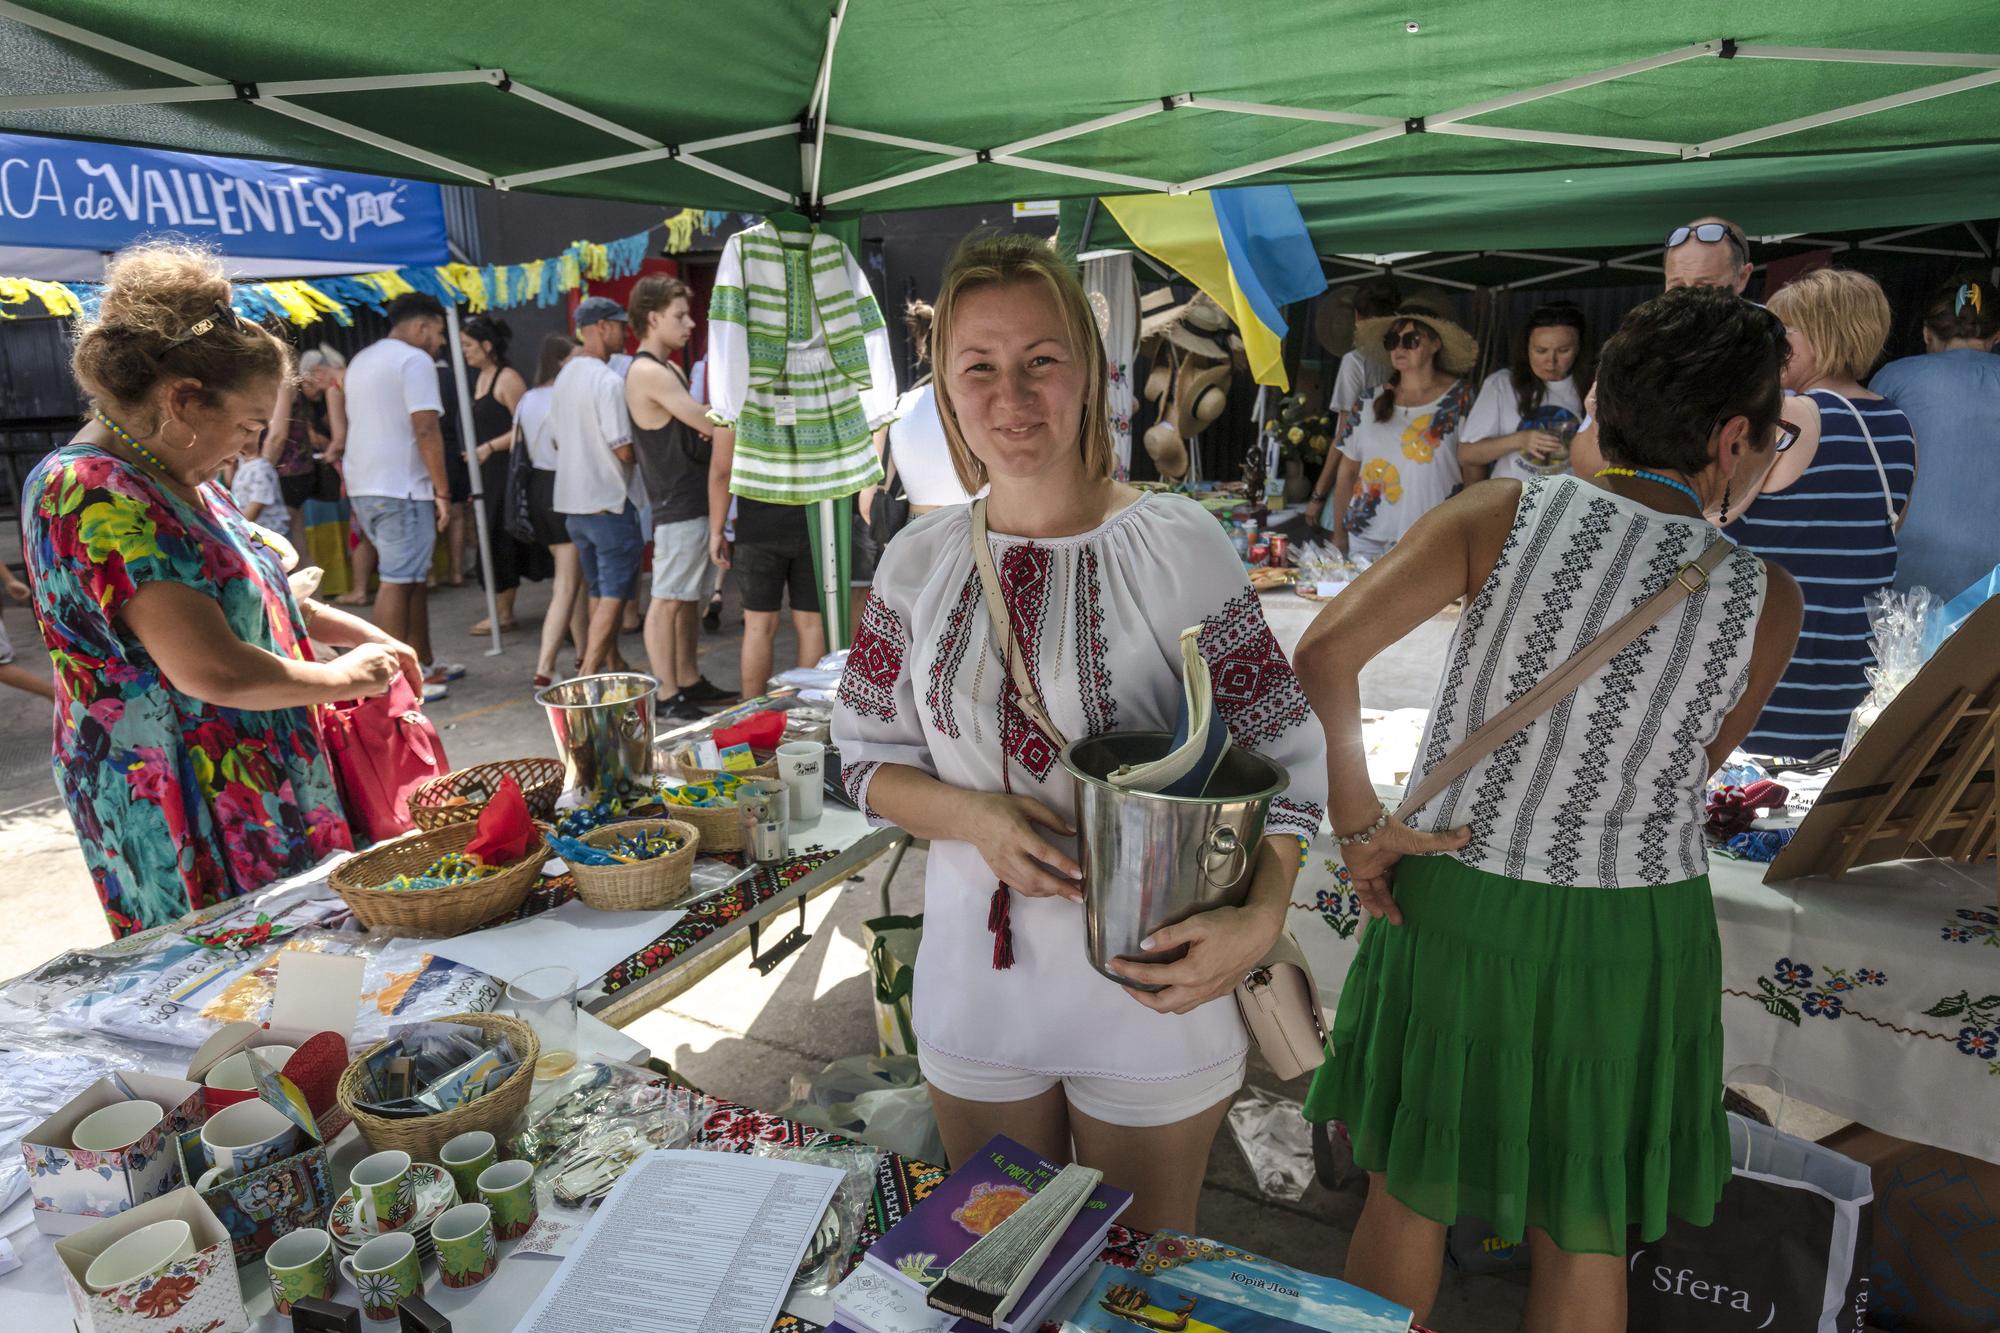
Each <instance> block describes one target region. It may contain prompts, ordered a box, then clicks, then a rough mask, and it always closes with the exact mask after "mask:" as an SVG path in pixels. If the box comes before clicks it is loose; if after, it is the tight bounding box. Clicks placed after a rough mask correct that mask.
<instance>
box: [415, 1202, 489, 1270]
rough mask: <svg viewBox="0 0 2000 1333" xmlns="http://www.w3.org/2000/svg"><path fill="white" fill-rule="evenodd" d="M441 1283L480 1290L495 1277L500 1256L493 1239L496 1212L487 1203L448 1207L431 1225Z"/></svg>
mask: <svg viewBox="0 0 2000 1333" xmlns="http://www.w3.org/2000/svg"><path fill="white" fill-rule="evenodd" d="M431 1245H432V1247H433V1248H434V1249H436V1250H437V1261H438V1280H439V1281H441V1282H443V1283H444V1284H445V1285H446V1286H447V1287H476V1286H478V1285H479V1284H480V1283H482V1282H484V1281H485V1280H486V1279H487V1278H489V1277H492V1276H493V1270H494V1269H495V1268H498V1267H499V1266H500V1254H499V1251H498V1250H497V1249H496V1248H495V1244H494V1236H493V1210H492V1209H491V1208H489V1207H487V1206H486V1205H485V1204H483V1203H462V1204H460V1205H458V1207H456V1208H447V1209H445V1210H444V1211H443V1212H442V1213H439V1214H438V1219H437V1221H435V1222H433V1223H431Z"/></svg>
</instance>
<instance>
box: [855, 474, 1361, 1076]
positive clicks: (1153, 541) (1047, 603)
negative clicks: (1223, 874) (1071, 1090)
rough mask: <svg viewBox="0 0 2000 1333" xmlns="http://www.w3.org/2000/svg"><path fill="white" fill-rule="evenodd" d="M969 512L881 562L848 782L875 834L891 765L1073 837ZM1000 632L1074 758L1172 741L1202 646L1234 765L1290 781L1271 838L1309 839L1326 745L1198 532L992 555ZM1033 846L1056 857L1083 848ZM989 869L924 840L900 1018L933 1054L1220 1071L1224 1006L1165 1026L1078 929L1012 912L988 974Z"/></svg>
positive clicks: (944, 520)
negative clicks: (993, 603)
mask: <svg viewBox="0 0 2000 1333" xmlns="http://www.w3.org/2000/svg"><path fill="white" fill-rule="evenodd" d="M971 524H972V515H971V511H970V508H969V507H968V506H965V505H954V506H952V507H950V508H947V509H942V510H939V511H938V512H936V513H934V514H926V515H924V516H923V517H921V518H919V519H917V520H915V521H914V522H912V523H911V524H910V526H908V527H907V528H904V529H903V530H902V531H901V532H899V533H897V534H896V539H895V540H894V541H892V542H890V543H889V545H888V546H887V547H886V548H884V551H883V555H882V563H881V565H880V566H879V567H878V568H877V570H876V572H875V585H874V589H873V592H872V595H871V596H870V598H869V600H868V607H867V609H866V610H865V611H863V612H862V616H861V629H860V633H859V634H858V635H857V636H856V637H855V641H854V649H853V651H852V652H851V653H849V654H848V658H847V666H846V670H845V671H843V672H842V674H841V678H840V696H839V701H838V703H837V704H836V706H835V708H834V714H833V738H834V741H835V742H836V744H838V746H839V747H840V756H841V763H842V768H841V781H842V783H843V784H844V785H845V787H846V790H847V792H848V794H849V796H850V798H851V799H852V800H853V801H854V803H855V804H856V805H857V806H859V807H860V808H861V809H862V810H863V812H864V813H866V814H867V815H868V816H869V817H870V819H871V820H878V822H879V817H878V816H877V815H876V812H875V811H874V809H873V808H872V807H871V806H870V804H869V799H868V797H869V791H870V784H871V783H872V782H873V780H874V778H875V775H876V774H877V773H878V772H879V771H880V770H881V768H882V766H883V765H884V764H903V765H908V766H910V767H913V768H918V769H921V770H923V771H924V772H926V773H930V774H933V775H935V776H936V777H937V778H938V779H939V780H940V781H943V782H947V783H950V784H951V785H952V786H955V787H962V788H965V789H967V790H970V791H980V792H1003V791H1011V792H1012V793H1014V794H1015V795H1019V796H1031V797H1033V798H1034V799H1036V800H1038V801H1040V802H1042V803H1043V804H1044V805H1046V806H1048V807H1049V808H1050V809H1051V810H1054V811H1055V812H1056V813H1057V814H1059V815H1061V816H1062V817H1063V818H1064V819H1069V820H1074V818H1075V813H1076V811H1075V806H1076V792H1075V784H1074V783H1073V782H1072V781H1071V780H1070V778H1069V777H1068V775H1067V774H1066V773H1065V772H1064V771H1063V768H1062V766H1061V765H1060V764H1059V763H1057V761H1056V756H1057V746H1056V745H1055V743H1054V741H1052V740H1051V739H1050V738H1049V737H1047V736H1045V735H1043V734H1042V732H1041V729H1040V728H1039V727H1037V726H1036V725H1035V724H1034V722H1032V721H1031V720H1030V719H1029V718H1028V716H1027V714H1026V713H1024V712H1023V711H1022V709H1021V707H1020V704H1019V702H1018V695H1017V694H1016V693H1015V691H1014V688H1013V684H1012V682H1011V681H1010V680H1009V679H1008V676H1007V669H1006V667H1005V666H1003V665H1002V664H1001V659H1000V655H999V650H998V648H997V646H996V645H997V642H998V641H997V639H996V638H995V637H994V634H993V630H992V626H991V624H990V623H989V621H988V619H987V614H986V602H985V598H984V597H983V595H982V593H981V587H980V581H979V574H978V571H977V570H976V569H975V568H974V567H973V563H972V540H971ZM989 540H990V542H991V544H992V548H993V559H994V565H995V568H996V570H997V571H998V573H999V577H1000V584H1001V590H1002V592H1003V594H1004V595H1005V597H1006V601H1007V614H1008V619H1009V620H1010V621H1011V622H1012V625H1013V628H1014V632H1015V633H1016V634H1017V635H1019V636H1020V642H1021V649H1022V653H1023V656H1024V658H1025V660H1026V663H1027V668H1028V672H1029V674H1030V675H1031V676H1032V677H1033V678H1034V680H1035V683H1036V686H1037V688H1038V690H1039V692H1040V694H1041V696H1042V701H1043V703H1044V704H1045V705H1046V706H1047V708H1048V710H1049V713H1050V715H1051V717H1052V718H1053V720H1054V722H1055V724H1056V726H1057V727H1059V728H1060V729H1061V730H1062V732H1063V733H1064V734H1065V735H1066V736H1069V737H1071V738H1080V737H1084V736H1100V735H1103V734H1104V733H1106V732H1110V731H1171V730H1172V729H1173V726H1174V722H1175V719H1176V717H1177V716H1178V713H1179V710H1180V705H1181V700H1182V698H1183V687H1182V684H1181V674H1180V660H1181V659H1180V635H1181V631H1182V630H1184V629H1186V628H1188V627H1189V626H1191V625H1199V626H1200V627H1201V653H1202V657H1203V658H1204V660H1206V662H1207V663H1208V669H1209V674H1210V677H1211V679H1212V681H1213V682H1214V688H1215V706H1216V709H1217V711H1218V712H1219V713H1220V714H1221V715H1222V717H1223V719H1224V721H1225V722H1227V723H1228V726H1229V734H1230V737H1231V739H1232V740H1233V741H1234V743H1235V744H1237V745H1240V746H1243V747H1245V748H1247V749H1251V750H1254V751H1256V752H1257V753H1259V754H1262V755H1264V756H1266V757H1268V758H1270V759H1271V760H1273V761H1275V762H1276V763H1278V764H1281V765H1283V766H1284V767H1285V768H1286V770H1287V771H1288V772H1289V773H1290V774H1291V785H1290V787H1289V788H1288V789H1287V790H1286V791H1285V792H1284V794H1282V795H1281V796H1279V797H1277V798H1276V799H1274V800H1273V801H1272V802H1271V810H1270V815H1269V818H1268V819H1267V820H1266V823H1265V832H1266V833H1267V834H1295V835H1297V836H1299V837H1305V838H1311V837H1314V836H1316V835H1317V834H1318V833H1319V829H1320V821H1321V816H1322V814H1323V812H1324V809H1325V804H1326V738H1325V735H1324V733H1322V732H1321V730H1320V726H1319V723H1318V721H1317V720H1316V719H1315V718H1314V717H1313V715H1312V711H1311V709H1310V708H1309V707H1308V706H1307V704H1306V697H1305V691H1304V689H1303V688H1302V687H1301V686H1300V684H1299V681H1298V678H1297V677H1296V676H1295V675H1294V674H1293V672H1292V667H1291V663H1290V662H1289V661H1287V660H1286V658H1285V654H1284V651H1283V649H1281V648H1280V647H1279V645H1278V640H1277V638H1276V636H1275V635H1273V634H1272V632H1271V629H1270V626H1269V625H1268V624H1267V623H1266V622H1265V620H1264V612H1263V609H1262V606H1261V604H1260V603H1259V602H1258V600H1257V594H1256V592H1255V591H1254V590H1253V589H1252V588H1251V587H1250V584H1249V582H1248V581H1247V580H1246V579H1245V578H1244V576H1243V565H1242V562H1241V561H1239V560H1237V559H1236V558H1235V552H1233V551H1231V550H1230V549H1229V544H1228V542H1227V541H1226V540H1225V539H1224V537H1223V535H1222V529H1221V528H1220V527H1218V526H1217V525H1216V522H1215V519H1214V518H1213V517H1212V516H1210V515H1209V513H1208V512H1207V511H1206V510H1204V509H1202V508H1201V506H1199V505H1197V504H1196V503H1195V502H1194V501H1192V500H1190V499H1188V498H1187V497H1185V496H1177V495H1157V494H1147V495H1142V496H1140V497H1139V498H1138V499H1137V500H1135V501H1133V502H1132V503H1131V504H1130V505H1128V506H1126V507H1125V508H1124V509H1122V510H1120V511H1119V512H1118V513H1116V514H1114V515H1113V516H1112V517H1110V518H1108V519H1106V520H1105V521H1104V522H1103V523H1101V524H1099V525H1098V526H1097V527H1095V528H1092V529H1091V530H1090V531H1088V532H1083V533H1078V534H1076V535H1075V536H1070V537H1047V538H1037V539H1032V540H1031V539H1028V538H1024V537H1015V536H1008V535H1004V534H1002V533H998V532H994V533H990V534H989ZM1039 835H1040V836H1042V837H1044V838H1046V839H1047V840H1048V841H1049V843H1050V844H1051V845H1053V846H1055V847H1057V848H1058V849H1060V850H1061V851H1063V852H1064V853H1065V854H1067V855H1074V854H1075V851H1076V841H1075V839H1074V838H1064V837H1059V836H1056V835H1055V834H1053V833H1050V832H1048V831H1047V830H1040V831H1039ZM994 885H995V880H994V875H993V871H992V869H991V867H989V866H988V865H987V864H986V861H985V859H984V858H983V857H982V856H981V855H980V853H979V850H978V849H977V848H976V847H974V846H973V845H972V844H971V843H969V842H964V841H960V840H955V839H948V838H936V839H933V840H932V842H931V851H930V860H929V863H928V867H927V870H926V874H925V880H924V906H925V917H924V938H923V943H922V945H921V946H920V948H919V950H918V953H917V964H916V990H915V993H914V996H913V1001H912V1013H913V1014H914V1015H915V1019H916V1035H917V1037H918V1039H919V1040H920V1041H922V1042H923V1043H924V1045H926V1046H928V1047H930V1048H931V1049H932V1050H934V1051H939V1052H942V1053H943V1054H945V1055H949V1056H956V1057H958V1058H959V1059H963V1060H971V1061H974V1062H976V1063H979V1064H984V1065H990V1066H995V1067H998V1068H1002V1069H1013V1070H1022V1071H1030V1072H1034V1073H1038V1074H1050V1075H1057V1076H1072V1075H1073V1076H1090V1077H1108V1078H1121V1079H1132V1080H1138V1081H1148V1082H1150V1081H1158V1080H1166V1079H1175V1078H1181V1077H1185V1076H1188V1075H1191V1074H1196V1073H1201V1072H1204V1071H1206V1070H1210V1069H1216V1068H1219V1067H1221V1066H1223V1065H1226V1064H1228V1063H1229V1062H1230V1061H1233V1060H1237V1059H1240V1058H1241V1057H1242V1055H1243V1052H1244V1050H1245V1048H1246V1045H1247V1041H1246V1038H1245V1036H1244V1031H1243V1024H1242V1021H1241V1020H1240V1019H1239V1018H1238V1017H1237V1015H1236V1006H1235V1005H1233V1004H1231V1003H1229V1002H1228V1001H1227V1000H1221V1001H1216V1002H1214V1003H1210V1004H1204V1005H1202V1006H1201V1007H1200V1008H1198V1009H1196V1010H1194V1011H1193V1012H1192V1013H1188V1014H1161V1013H1156V1012H1154V1011H1153V1010H1151V1009H1148V1008H1146V1007H1145V1006H1143V1005H1140V1004H1137V1003H1135V1002H1134V1001H1133V1000H1132V997H1131V996H1130V995H1128V994H1126V993H1125V989H1124V987H1122V986H1120V985H1119V984H1118V983H1117V982H1115V981H1111V980H1109V979H1107V978H1105V977H1103V976H1100V975H1099V974H1098V973H1097V971H1096V970H1095V969H1093V968H1092V967H1091V965H1090V959H1089V954H1088V950H1087V949H1086V948H1085V944H1084V919H1083V909H1082V908H1081V907H1080V906H1078V905H1077V904H1075V903H1073V902H1070V901H1069V900H1067V899H1064V898H1033V897H1028V896H1026V895H1024V894H1019V893H1016V894H1014V895H1013V901H1012V905H1011V907H1010V909H1009V915H1010V917H1011V923H1010V933H1011V936H1012V944H1011V953H1012V957H1011V960H1010V965H1009V966H1007V967H1005V968H1000V967H996V966H995V947H994V946H995V934H994V932H993V931H992V930H991V929H990V928H989V927H990V925H991V916H990V913H989V905H990V900H991V898H992V894H993V889H994Z"/></svg>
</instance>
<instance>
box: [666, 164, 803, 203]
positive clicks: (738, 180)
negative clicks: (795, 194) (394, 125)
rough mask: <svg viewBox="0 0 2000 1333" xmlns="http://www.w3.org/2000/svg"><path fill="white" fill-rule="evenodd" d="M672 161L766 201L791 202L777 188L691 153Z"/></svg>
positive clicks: (788, 196) (783, 192) (785, 194)
mask: <svg viewBox="0 0 2000 1333" xmlns="http://www.w3.org/2000/svg"><path fill="white" fill-rule="evenodd" d="M674 160H675V161H676V162H679V163H680V164H681V165H682V166H686V167H693V168H694V169H695V170H696V171H705V172H707V173H708V174H709V175H711V176H714V177H716V178H718V179H720V180H726V181H728V182H729V183H730V184H732V185H740V186H742V187H743V188H744V189H746V190H748V191H750V192H751V193H752V194H761V195H763V196H764V197H765V198H766V199H776V200H777V201H778V202H779V203H784V204H789V203H790V202H791V201H792V196H791V195H790V194H788V193H787V192H785V191H784V190H781V189H779V188H778V187H777V186H775V185H766V184H764V182H763V181H760V180H753V179H751V178H750V177H748V176H745V175H744V174H742V173H741V172H738V171H731V170H730V169H729V168H728V167H723V166H717V165H716V164H715V163H713V162H711V161H709V160H708V159H707V158H705V157H696V156H695V155H694V154H693V153H682V154H681V155H680V156H679V157H677V158H675V159H674Z"/></svg>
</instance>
